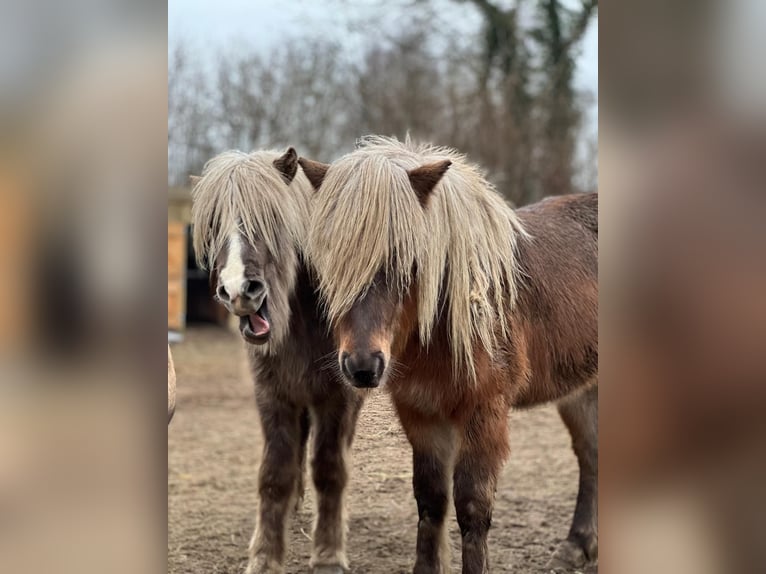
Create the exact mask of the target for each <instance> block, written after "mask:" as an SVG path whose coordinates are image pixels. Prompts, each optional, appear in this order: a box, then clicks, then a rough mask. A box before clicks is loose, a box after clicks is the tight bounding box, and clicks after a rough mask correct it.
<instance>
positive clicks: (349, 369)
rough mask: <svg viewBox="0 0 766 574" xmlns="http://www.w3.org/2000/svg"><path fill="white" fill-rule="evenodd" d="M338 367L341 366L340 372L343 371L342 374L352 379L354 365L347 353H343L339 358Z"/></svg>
mask: <svg viewBox="0 0 766 574" xmlns="http://www.w3.org/2000/svg"><path fill="white" fill-rule="evenodd" d="M340 365H341V370H342V371H343V374H344V375H346V376H347V377H348V378H349V379H350V378H353V375H352V374H351V373H353V372H354V370H353V369H354V365H353V363H352V361H351V358H350V357H349V354H348V353H343V354H342V355H341V356H340Z"/></svg>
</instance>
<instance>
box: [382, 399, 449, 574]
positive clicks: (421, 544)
mask: <svg viewBox="0 0 766 574" xmlns="http://www.w3.org/2000/svg"><path fill="white" fill-rule="evenodd" d="M396 407H397V412H398V414H399V420H400V421H401V423H402V427H403V428H404V432H405V434H406V435H407V438H408V439H409V441H410V444H411V445H412V466H413V474H412V486H413V490H414V493H415V501H416V503H417V506H418V536H417V543H416V558H415V568H414V569H413V572H414V574H442V573H445V572H449V562H450V559H449V540H448V539H447V528H446V525H445V517H446V515H447V505H448V504H449V488H450V474H451V471H452V466H453V464H454V453H455V438H456V433H455V427H454V426H453V425H452V424H451V423H449V422H447V421H444V420H441V419H433V418H431V419H427V418H424V417H423V416H422V415H420V414H419V413H417V412H415V411H412V410H410V409H409V408H407V407H406V406H403V405H398V404H397V405H396Z"/></svg>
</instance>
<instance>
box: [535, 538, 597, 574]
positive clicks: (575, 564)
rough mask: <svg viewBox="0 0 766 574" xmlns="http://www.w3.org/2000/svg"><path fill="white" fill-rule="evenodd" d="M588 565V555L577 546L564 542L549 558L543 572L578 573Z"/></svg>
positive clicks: (557, 573)
mask: <svg viewBox="0 0 766 574" xmlns="http://www.w3.org/2000/svg"><path fill="white" fill-rule="evenodd" d="M594 554H595V552H594ZM589 563H590V559H589V558H588V555H587V554H586V553H585V550H584V549H583V548H582V547H581V546H580V545H579V544H577V543H575V542H573V541H571V540H565V541H564V542H562V543H561V545H560V546H559V547H558V548H557V549H556V552H554V553H553V556H551V559H550V560H549V561H548V564H547V565H546V567H545V572H546V573H548V574H571V573H574V572H578V571H580V570H581V569H582V568H584V567H585V566H587V565H588V564H589Z"/></svg>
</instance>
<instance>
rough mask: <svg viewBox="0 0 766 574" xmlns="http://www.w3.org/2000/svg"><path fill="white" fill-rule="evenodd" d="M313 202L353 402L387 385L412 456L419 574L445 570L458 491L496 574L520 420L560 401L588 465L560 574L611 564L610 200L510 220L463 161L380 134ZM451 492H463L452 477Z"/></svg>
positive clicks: (318, 175)
mask: <svg viewBox="0 0 766 574" xmlns="http://www.w3.org/2000/svg"><path fill="white" fill-rule="evenodd" d="M299 163H300V164H301V166H302V168H303V170H304V173H305V174H306V176H307V177H308V179H309V180H310V181H311V183H312V184H313V185H314V187H315V188H316V189H317V192H316V198H315V203H314V205H313V209H312V217H311V226H310V229H309V232H308V239H307V243H306V250H307V253H308V255H309V259H310V261H311V263H312V264H313V265H314V266H315V268H316V271H317V274H318V277H319V287H320V292H321V297H322V302H323V304H324V305H325V308H326V310H327V314H328V320H329V322H330V323H331V325H332V328H333V333H334V335H335V342H336V345H337V347H338V354H337V357H338V364H339V367H340V369H341V371H342V373H343V375H344V378H345V380H346V381H347V382H348V383H349V384H350V385H351V386H354V387H358V388H368V387H377V386H379V385H381V384H383V383H385V385H386V387H387V388H388V390H389V391H390V393H391V396H392V398H393V401H394V405H395V407H396V410H397V413H398V415H399V418H400V420H401V422H402V425H403V427H404V430H405V433H406V435H407V438H408V439H409V441H410V443H411V445H412V448H413V463H414V473H413V474H414V477H413V486H414V491H415V498H416V501H417V506H418V514H419V516H420V521H419V523H418V537H417V556H416V561H415V569H414V571H415V572H416V573H417V574H420V573H437V572H444V571H447V570H448V568H449V560H448V558H447V557H446V551H447V549H448V545H447V542H446V540H445V537H446V526H445V515H446V511H447V505H448V501H449V494H450V493H449V486H450V482H452V484H453V497H454V503H455V509H456V514H457V520H458V524H459V526H460V531H461V534H462V540H463V553H462V561H463V573H464V574H481V573H485V572H488V570H489V558H488V549H487V532H488V530H489V527H490V523H491V518H492V507H493V504H494V492H495V486H496V483H497V476H498V473H499V472H500V470H501V468H502V465H503V462H504V460H505V459H506V458H507V456H508V453H509V437H508V427H507V417H508V412H509V411H510V409H511V408H512V407H523V406H531V405H535V404H540V403H544V402H549V401H559V410H560V413H561V416H562V418H563V419H564V422H565V423H566V425H567V427H568V429H569V431H570V433H571V434H572V437H573V446H574V450H575V454H576V455H577V458H578V462H579V465H580V493H579V495H578V499H577V507H576V510H575V515H574V519H573V522H572V526H571V529H570V532H569V536H568V537H567V539H566V540H565V541H564V542H563V543H562V545H561V546H560V547H559V549H558V550H557V551H556V553H555V554H554V556H553V557H552V559H551V562H550V568H551V569H563V570H567V569H569V568H576V567H581V566H583V565H584V564H586V563H587V562H592V561H594V560H595V559H596V555H597V526H596V520H597V518H596V517H597V501H596V480H597V409H598V407H597V387H596V386H595V384H596V383H595V381H596V374H597V360H598V328H597V312H598V304H597V301H598V266H597V257H598V223H597V215H598V200H597V195H596V194H573V195H570V196H563V197H559V198H554V199H549V200H545V201H542V202H540V203H538V204H535V205H533V206H530V207H528V208H524V209H520V210H517V211H514V210H512V209H511V208H510V207H509V206H508V205H507V204H506V203H505V202H504V201H503V200H502V198H501V197H500V196H499V195H498V194H497V192H496V191H495V190H494V188H493V187H492V186H491V185H490V184H489V183H488V182H487V180H486V179H485V178H484V177H483V175H482V173H481V172H480V171H479V170H478V169H477V168H476V167H475V166H474V165H472V164H470V163H469V162H468V161H467V160H466V158H465V157H464V156H462V155H460V154H459V153H457V152H455V151H454V150H451V149H447V148H441V147H434V146H430V145H415V144H413V143H412V142H410V141H409V139H408V140H407V141H405V142H404V143H402V142H399V141H397V140H395V139H389V138H383V137H374V136H373V137H368V138H366V139H365V140H363V141H361V142H360V144H359V146H358V147H357V149H356V150H355V151H353V152H352V153H349V154H347V155H346V156H344V157H342V158H340V159H338V160H337V161H336V162H334V163H333V164H332V165H325V164H320V163H317V162H314V161H311V160H307V159H304V158H301V159H300V160H299ZM450 479H452V480H450Z"/></svg>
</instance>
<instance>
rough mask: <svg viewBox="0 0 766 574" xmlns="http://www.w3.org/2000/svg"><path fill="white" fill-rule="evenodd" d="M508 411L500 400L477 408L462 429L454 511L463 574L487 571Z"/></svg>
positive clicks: (506, 454) (476, 573) (504, 454)
mask: <svg viewBox="0 0 766 574" xmlns="http://www.w3.org/2000/svg"><path fill="white" fill-rule="evenodd" d="M507 417H508V414H507V412H506V410H505V408H504V407H503V405H502V404H499V402H494V403H493V402H488V403H486V404H484V405H482V406H480V407H478V408H477V409H476V410H475V411H474V413H473V414H472V415H471V417H470V419H469V421H468V424H467V425H466V427H465V428H464V430H463V442H462V445H461V448H460V451H459V453H458V458H457V463H456V465H455V476H454V497H455V513H456V514H457V522H458V525H459V526H460V534H461V536H462V542H463V574H487V573H488V572H489V548H488V545H487V535H488V533H489V528H490V526H491V524H492V509H493V507H494V504H495V489H496V486H497V477H498V474H499V473H500V470H501V468H502V465H503V461H504V460H505V458H506V457H507V456H508V451H509V442H508V441H509V437H508V423H507Z"/></svg>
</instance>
